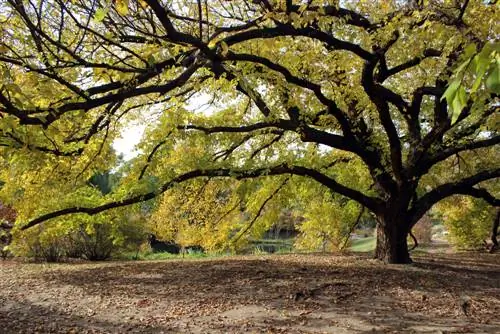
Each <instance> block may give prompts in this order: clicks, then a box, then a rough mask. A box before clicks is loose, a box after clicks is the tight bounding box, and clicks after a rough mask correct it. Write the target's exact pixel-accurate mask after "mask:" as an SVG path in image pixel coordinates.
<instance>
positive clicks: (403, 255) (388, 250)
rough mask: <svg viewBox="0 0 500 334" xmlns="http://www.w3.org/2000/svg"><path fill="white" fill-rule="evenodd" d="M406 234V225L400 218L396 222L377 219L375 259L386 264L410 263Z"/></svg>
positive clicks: (407, 229)
mask: <svg viewBox="0 0 500 334" xmlns="http://www.w3.org/2000/svg"><path fill="white" fill-rule="evenodd" d="M408 232H409V228H408V223H407V222H405V221H404V220H403V219H401V218H398V219H396V220H387V219H384V218H379V221H378V223H377V247H376V249H375V258H377V259H379V260H382V261H384V262H386V263H395V264H408V263H412V260H411V258H410V253H409V251H408V242H407V236H408Z"/></svg>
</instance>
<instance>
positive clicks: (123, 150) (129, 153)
mask: <svg viewBox="0 0 500 334" xmlns="http://www.w3.org/2000/svg"><path fill="white" fill-rule="evenodd" d="M145 129H146V125H145V124H135V125H130V126H129V127H127V128H126V129H125V130H123V131H122V134H121V137H120V138H118V139H116V140H115V141H114V142H113V148H114V149H115V150H116V152H117V153H118V154H123V158H124V159H125V160H130V159H132V158H134V157H136V156H137V155H138V154H139V153H140V152H139V151H138V150H136V148H135V146H136V145H137V144H139V142H140V141H141V138H142V135H143V134H144V130H145Z"/></svg>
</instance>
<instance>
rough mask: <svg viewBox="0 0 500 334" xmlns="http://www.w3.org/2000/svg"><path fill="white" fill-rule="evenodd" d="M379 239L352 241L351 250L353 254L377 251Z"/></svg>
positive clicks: (370, 238)
mask: <svg viewBox="0 0 500 334" xmlns="http://www.w3.org/2000/svg"><path fill="white" fill-rule="evenodd" d="M376 243H377V238H375V237H368V238H362V239H355V240H352V244H351V247H350V250H351V251H353V252H371V251H372V250H374V249H375V245H376Z"/></svg>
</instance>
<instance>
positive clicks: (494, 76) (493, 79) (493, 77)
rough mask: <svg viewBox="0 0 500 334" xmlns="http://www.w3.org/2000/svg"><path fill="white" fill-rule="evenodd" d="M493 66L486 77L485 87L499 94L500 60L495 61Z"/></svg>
mask: <svg viewBox="0 0 500 334" xmlns="http://www.w3.org/2000/svg"><path fill="white" fill-rule="evenodd" d="M493 67H494V68H493V71H491V72H490V74H489V75H488V78H487V79H486V87H488V89H489V90H491V91H492V92H493V93H495V94H500V62H499V61H496V63H495V64H494V65H493Z"/></svg>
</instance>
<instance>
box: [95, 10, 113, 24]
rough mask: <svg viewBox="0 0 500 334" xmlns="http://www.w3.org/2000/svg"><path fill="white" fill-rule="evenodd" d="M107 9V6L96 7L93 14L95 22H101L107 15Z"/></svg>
mask: <svg viewBox="0 0 500 334" xmlns="http://www.w3.org/2000/svg"><path fill="white" fill-rule="evenodd" d="M108 11H109V9H108V8H98V9H97V10H96V11H95V14H94V20H95V21H96V22H102V20H104V18H105V17H106V15H108Z"/></svg>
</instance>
